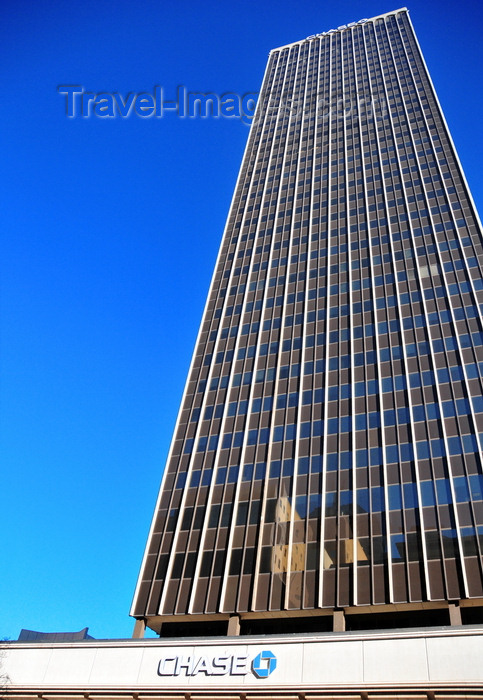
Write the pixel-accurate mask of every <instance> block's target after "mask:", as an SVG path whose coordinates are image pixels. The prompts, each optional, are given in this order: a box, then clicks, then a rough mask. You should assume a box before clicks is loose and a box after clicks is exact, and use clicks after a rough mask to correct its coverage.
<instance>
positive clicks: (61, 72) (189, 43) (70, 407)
mask: <svg viewBox="0 0 483 700" xmlns="http://www.w3.org/2000/svg"><path fill="white" fill-rule="evenodd" d="M397 7H399V5H397V4H395V3H394V2H393V3H392V4H391V3H389V4H388V2H387V0H384V1H382V0H381V1H379V0H377V1H376V0H374V1H372V0H369V1H366V2H362V1H359V0H338V1H337V2H331V3H328V2H326V1H324V0H319V2H315V1H312V0H301V1H299V2H293V1H292V2H287V0H278V1H277V2H275V1H274V0H268V1H266V2H263V1H262V2H261V1H257V2H254V1H253V0H247V1H246V2H243V3H235V2H229V1H227V2H215V1H213V0H207V2H204V3H198V2H196V3H195V2H192V1H188V0H181V1H180V2H178V3H176V4H175V5H174V4H173V5H172V4H168V3H167V2H159V1H156V2H154V1H152V0H137V1H136V2H126V1H124V0H117V1H116V2H114V1H111V0H96V2H92V1H90V0H86V2H84V3H72V2H66V1H64V0H56V1H55V2H54V1H53V0H51V1H50V2H49V0H46V2H42V3H38V2H33V0H23V1H22V0H20V1H18V0H15V1H13V0H4V2H3V3H2V10H1V15H2V23H1V24H2V34H3V36H2V41H1V42H0V54H1V57H0V77H1V85H2V93H1V96H2V108H1V112H0V130H1V131H0V133H1V135H2V141H3V147H2V158H3V174H4V178H3V187H2V194H3V197H2V200H3V205H2V215H3V216H2V219H3V226H2V233H1V243H0V246H1V250H0V252H1V256H0V268H1V269H0V276H1V293H2V305H1V331H2V336H1V365H0V372H1V386H0V392H1V393H0V398H1V403H0V441H1V472H0V473H1V482H0V484H1V492H0V493H1V496H2V506H3V533H4V535H3V537H2V546H1V550H0V551H1V561H2V576H1V577H0V638H3V637H8V638H11V639H15V638H17V636H18V634H19V632H20V629H21V628H22V627H25V628H28V629H35V630H41V631H46V632H47V631H74V630H78V629H81V628H82V627H84V626H89V628H90V633H91V634H92V635H93V636H95V637H98V638H106V637H128V636H130V635H131V632H132V621H131V619H130V618H129V616H128V612H129V607H130V603H131V598H132V594H133V591H134V586H135V583H136V578H137V573H138V569H139V566H140V563H141V558H142V554H143V550H144V545H145V541H146V537H147V533H148V529H149V525H150V521H151V516H152V511H153V508H154V504H155V500H156V495H157V490H158V486H159V482H160V479H161V475H162V470H163V467H164V461H165V458H166V454H167V451H168V448H169V442H170V439H171V433H172V430H173V427H174V423H175V420H176V414H177V410H178V405H179V401H180V398H181V394H182V391H183V386H184V381H185V377H186V373H187V369H188V366H189V362H190V356H191V352H192V349H193V345H194V341H195V338H196V334H197V330H198V325H199V321H200V318H201V313H202V310H203V306H204V301H205V296H206V293H207V290H208V286H209V282H210V278H211V273H212V269H213V265H214V262H215V258H216V254H217V249H218V246H219V243H220V238H221V234H222V231H223V227H224V222H225V218H226V215H227V212H228V207H229V204H230V200H231V195H232V191H233V187H234V184H235V180H236V176H237V172H238V168H239V165H240V160H241V157H242V153H243V149H244V145H245V142H246V139H247V136H248V127H247V126H246V125H244V124H243V123H242V122H241V121H240V120H238V119H213V118H212V119H199V118H198V119H184V120H182V119H178V118H176V116H175V115H174V114H167V115H166V116H165V117H163V119H142V118H140V117H137V116H135V115H133V116H131V117H129V118H127V119H122V118H120V117H116V118H114V119H101V118H96V117H90V118H89V119H82V118H76V119H68V118H67V117H66V115H65V98H64V97H63V96H62V95H60V94H59V93H58V92H57V86H59V85H65V84H75V85H82V86H84V88H85V89H86V90H90V91H92V92H96V93H98V92H102V91H109V92H119V93H121V94H122V95H126V94H127V93H128V92H130V91H134V92H142V91H146V92H152V91H153V87H154V86H155V85H162V86H163V88H164V90H165V94H166V97H167V98H168V99H173V98H174V96H175V92H176V87H177V86H178V85H185V86H186V88H187V89H188V90H190V91H200V92H208V91H212V92H215V93H220V94H221V93H226V92H236V93H240V94H244V93H248V92H257V91H258V90H259V87H260V83H261V80H262V76H263V72H264V69H265V63H266V59H267V55H268V52H269V50H270V49H271V48H274V47H277V46H280V45H283V44H286V43H290V42H292V41H296V40H298V39H302V38H304V37H306V36H308V35H310V34H315V33H318V32H321V31H324V30H327V29H331V28H333V27H337V26H338V25H340V24H345V23H347V22H350V21H355V20H358V19H361V18H363V17H372V16H374V15H377V14H380V13H382V12H387V11H389V10H393V9H396V8H397ZM409 10H410V13H411V18H412V20H413V23H414V25H415V28H416V31H417V34H418V37H419V40H420V43H421V45H422V48H423V51H424V53H425V57H426V61H427V63H428V66H429V69H430V71H431V73H432V77H433V80H434V83H435V85H436V89H437V91H438V94H439V97H440V100H441V103H442V105H443V109H444V111H445V114H446V117H447V120H448V122H449V125H450V128H451V131H452V134H453V137H454V140H455V142H456V146H457V148H458V151H459V154H460V158H461V160H462V163H463V167H464V169H465V171H466V174H467V177H468V180H469V183H470V186H471V188H472V192H473V195H474V197H475V200H476V203H477V205H478V204H479V205H480V210H481V204H482V202H483V181H482V178H481V162H482V161H483V138H482V118H481V115H482V102H483V98H482V79H481V71H482V64H483V47H482V42H481V36H480V28H481V24H482V21H483V8H482V6H481V3H479V2H476V1H475V2H469V1H468V0H466V1H465V0H463V1H460V2H458V3H455V2H454V1H451V2H450V1H449V0H440V2H438V3H428V2H427V0H414V2H411V3H410V4H409Z"/></svg>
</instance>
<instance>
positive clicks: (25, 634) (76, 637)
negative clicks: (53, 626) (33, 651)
mask: <svg viewBox="0 0 483 700" xmlns="http://www.w3.org/2000/svg"><path fill="white" fill-rule="evenodd" d="M88 632H89V628H88V627H84V629H82V630H80V631H79V632H35V631H34V630H24V629H23V630H21V631H20V636H19V638H18V641H19V642H81V641H83V640H84V639H94V637H91V636H90V635H89V634H87V633H88Z"/></svg>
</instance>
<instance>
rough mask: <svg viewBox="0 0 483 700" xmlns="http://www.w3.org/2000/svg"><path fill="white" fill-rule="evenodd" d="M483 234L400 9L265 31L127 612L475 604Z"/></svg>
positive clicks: (482, 594) (480, 529)
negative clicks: (232, 184) (332, 25)
mask: <svg viewBox="0 0 483 700" xmlns="http://www.w3.org/2000/svg"><path fill="white" fill-rule="evenodd" d="M482 241H483V239H482V232H481V227H480V225H479V221H478V217H477V214H476V212H475V208H474V205H473V202H472V199H471V195H470V193H469V191H468V188H467V185H466V182H465V179H464V176H463V173H462V170H461V167H460V165H459V162H458V158H457V155H456V153H455V150H454V147H453V144H452V141H451V138H450V136H449V132H448V129H447V126H446V124H445V121H444V118H443V116H442V113H441V109H440V107H439V104H438V101H437V98H436V96H435V93H434V90H433V87H432V84H431V81H430V78H429V75H428V72H427V69H426V67H425V64H424V60H423V58H422V55H421V52H420V49H419V46H418V43H417V40H416V38H415V35H414V32H413V29H412V26H411V23H410V20H409V16H408V13H407V11H406V10H405V9H403V10H397V11H395V12H392V13H389V14H386V15H382V16H380V17H376V18H374V19H371V20H361V21H360V22H357V23H352V24H350V25H347V26H344V27H340V28H338V29H337V30H330V31H329V32H324V33H323V34H319V35H316V36H314V37H309V38H308V39H306V40H304V41H300V42H296V43H294V44H291V45H289V46H286V47H282V48H280V49H276V50H274V51H272V52H271V53H270V56H269V60H268V65H267V68H266V72H265V77H264V81H263V86H262V91H261V94H260V98H259V104H258V108H257V114H256V117H255V119H254V122H253V124H252V126H251V130H250V136H249V139H248V144H247V148H246V151H245V155H244V158H243V162H242V166H241V170H240V174H239V179H238V182H237V186H236V190H235V194H234V198H233V202H232V206H231V210H230V213H229V217H228V222H227V225H226V229H225V233H224V237H223V241H222V244H221V249H220V253H219V257H218V260H217V264H216V268H215V272H214V276H213V280H212V285H211V288H210V291H209V296H208V301H207V305H206V309H205V313H204V316H203V320H202V324H201V328H200V333H199V337H198V341H197V345H196V349H195V352H194V356H193V360H192V365H191V368H190V371H189V377H188V381H187V385H186V388H185V393H184V396H183V400H182V406H181V409H180V414H179V418H178V423H177V426H176V429H175V435H174V438H173V442H172V446H171V451H170V455H169V458H168V464H167V466H166V470H165V474H164V479H163V484H162V488H161V492H160V496H159V499H158V503H157V506H156V512H155V517H154V520H153V525H152V529H151V533H150V536H149V540H148V545H147V549H146V554H145V557H144V561H143V565H142V569H141V573H140V577H139V582H138V586H137V589H136V594H135V599H134V603H133V607H132V610H131V614H132V615H133V616H135V617H137V618H144V619H147V620H148V624H150V623H153V621H155V620H158V621H159V620H161V621H162V620H163V619H173V616H175V615H176V616H184V617H180V619H184V620H189V619H190V616H191V619H200V618H193V616H196V615H198V616H203V615H204V616H207V615H208V614H209V615H210V616H211V617H210V618H209V619H212V620H216V616H217V615H218V616H220V619H223V616H224V618H226V616H227V615H228V614H234V613H236V614H239V615H241V617H242V619H243V616H244V615H247V614H251V617H252V618H253V617H256V615H260V617H263V615H266V614H267V613H269V614H274V615H276V614H277V613H280V614H285V615H286V614H287V613H288V614H289V615H290V611H292V614H294V615H296V614H300V611H318V612H319V613H323V612H324V611H333V610H334V609H341V608H342V609H354V608H360V609H367V611H373V610H377V609H378V606H388V605H393V606H394V605H398V606H401V608H400V609H404V605H405V604H415V603H421V604H423V605H426V607H431V605H433V604H434V605H435V606H436V607H437V605H438V604H440V603H441V602H444V601H462V604H464V601H470V600H472V602H473V603H476V604H480V605H483V585H482V580H483V579H482V561H483V560H482V553H483V469H482V452H481V447H482V446H483V393H482V376H483V324H482V310H483V274H482V263H483V246H482ZM478 599H480V600H479V601H478ZM369 606H370V607H369ZM413 607H414V605H413ZM380 609H382V608H380ZM384 609H388V608H384ZM207 619H208V618H207Z"/></svg>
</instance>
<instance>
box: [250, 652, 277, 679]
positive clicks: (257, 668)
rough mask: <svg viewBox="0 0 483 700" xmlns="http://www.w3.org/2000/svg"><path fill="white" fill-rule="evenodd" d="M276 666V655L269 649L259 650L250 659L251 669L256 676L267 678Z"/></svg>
mask: <svg viewBox="0 0 483 700" xmlns="http://www.w3.org/2000/svg"><path fill="white" fill-rule="evenodd" d="M276 668H277V657H276V656H275V654H272V652H271V651H261V652H260V653H259V654H257V655H256V656H255V658H254V659H253V661H252V671H253V673H254V674H255V675H256V677H257V678H268V676H269V675H270V674H271V673H273V672H274V671H275V669H276Z"/></svg>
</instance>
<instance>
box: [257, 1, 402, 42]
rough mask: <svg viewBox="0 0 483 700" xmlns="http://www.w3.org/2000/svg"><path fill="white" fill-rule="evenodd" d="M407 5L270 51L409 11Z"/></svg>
mask: <svg viewBox="0 0 483 700" xmlns="http://www.w3.org/2000/svg"><path fill="white" fill-rule="evenodd" d="M408 11H409V10H408V8H407V7H400V8H399V9H398V10H391V12H385V13H384V14H382V15H377V16H376V17H370V18H369V19H367V18H365V19H360V20H359V21H358V22H349V24H341V25H340V27H337V28H336V29H328V30H327V31H325V32H320V33H319V34H311V35H310V36H308V37H306V38H305V39H299V41H293V42H292V43H290V44H284V45H283V46H277V48H275V49H272V50H271V51H270V53H273V52H274V51H280V50H281V49H288V48H290V47H291V46H296V45H297V44H304V43H305V42H306V41H311V40H312V39H317V38H319V37H321V36H329V35H330V34H334V33H335V32H342V31H344V30H345V29H352V28H353V27H357V26H358V25H361V24H365V23H366V22H374V21H375V20H376V19H384V18H385V17H390V16H391V15H396V14H398V13H399V12H408Z"/></svg>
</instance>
